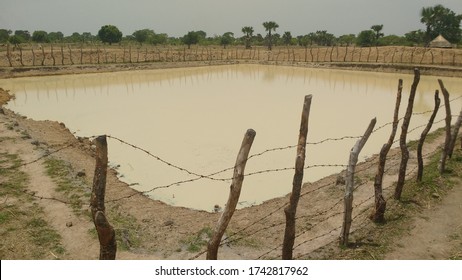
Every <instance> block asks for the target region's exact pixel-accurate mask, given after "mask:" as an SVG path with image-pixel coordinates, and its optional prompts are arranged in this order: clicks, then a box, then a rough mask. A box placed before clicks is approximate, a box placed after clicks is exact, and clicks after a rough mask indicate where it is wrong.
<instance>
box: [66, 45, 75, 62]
mask: <svg viewBox="0 0 462 280" xmlns="http://www.w3.org/2000/svg"><path fill="white" fill-rule="evenodd" d="M67 48H68V49H69V60H70V61H71V65H74V60H73V59H72V49H71V46H70V45H67Z"/></svg>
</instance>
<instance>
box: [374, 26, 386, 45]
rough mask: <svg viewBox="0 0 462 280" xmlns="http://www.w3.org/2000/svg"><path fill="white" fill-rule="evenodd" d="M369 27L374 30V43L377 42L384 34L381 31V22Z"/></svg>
mask: <svg viewBox="0 0 462 280" xmlns="http://www.w3.org/2000/svg"><path fill="white" fill-rule="evenodd" d="M371 29H372V30H374V32H375V43H376V44H378V43H379V39H380V38H382V37H383V36H384V35H385V34H383V33H382V32H381V31H382V29H383V24H380V25H372V26H371Z"/></svg>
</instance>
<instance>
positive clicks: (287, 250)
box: [282, 95, 313, 260]
mask: <svg viewBox="0 0 462 280" xmlns="http://www.w3.org/2000/svg"><path fill="white" fill-rule="evenodd" d="M312 97H313V96H312V95H307V96H305V101H304V103H303V111H302V119H301V123H300V134H299V136H298V146H297V157H296V158H295V175H294V179H293V182H292V193H291V195H290V202H289V205H288V206H287V207H286V208H284V214H285V216H286V228H285V231H284V243H283V244H282V259H283V260H291V259H292V253H293V247H294V242H295V216H296V214H297V205H298V201H299V200H300V192H301V190H302V183H303V169H304V167H305V152H306V142H307V141H306V138H307V135H308V120H309V117H310V107H311V99H312Z"/></svg>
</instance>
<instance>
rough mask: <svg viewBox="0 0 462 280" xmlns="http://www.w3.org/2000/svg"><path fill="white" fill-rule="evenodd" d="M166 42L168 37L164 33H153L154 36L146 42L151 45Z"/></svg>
mask: <svg viewBox="0 0 462 280" xmlns="http://www.w3.org/2000/svg"><path fill="white" fill-rule="evenodd" d="M167 41H168V35H167V34H165V33H160V34H156V33H154V35H153V36H152V37H150V38H149V39H148V42H149V43H150V44H153V45H161V44H166V43H167Z"/></svg>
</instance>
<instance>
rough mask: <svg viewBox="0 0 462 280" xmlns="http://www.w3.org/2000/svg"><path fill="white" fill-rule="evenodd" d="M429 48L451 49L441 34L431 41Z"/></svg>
mask: <svg viewBox="0 0 462 280" xmlns="http://www.w3.org/2000/svg"><path fill="white" fill-rule="evenodd" d="M429 46H430V48H452V45H451V43H449V41H448V40H446V39H445V38H444V37H443V36H442V35H441V34H440V35H438V37H436V38H435V39H434V40H433V41H431V42H430V44H429Z"/></svg>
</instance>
